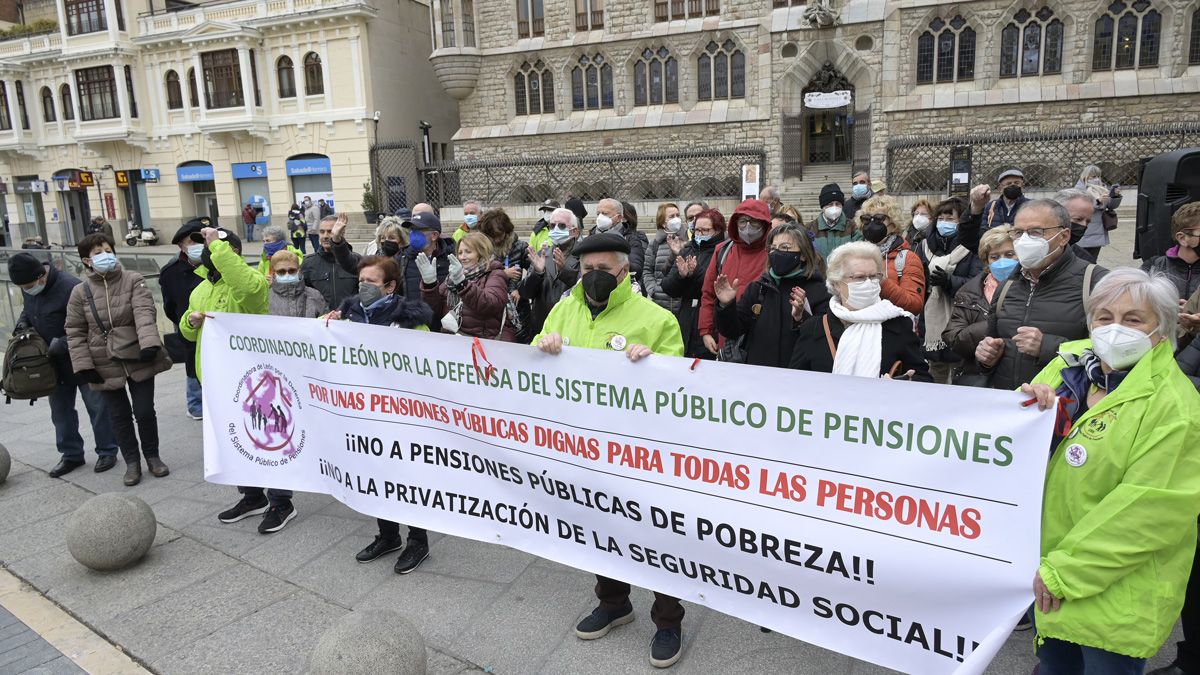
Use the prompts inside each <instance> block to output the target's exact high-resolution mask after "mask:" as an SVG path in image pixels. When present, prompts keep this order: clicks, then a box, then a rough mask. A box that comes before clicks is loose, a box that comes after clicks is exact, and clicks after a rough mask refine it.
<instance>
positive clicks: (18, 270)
mask: <svg viewBox="0 0 1200 675" xmlns="http://www.w3.org/2000/svg"><path fill="white" fill-rule="evenodd" d="M45 273H46V268H45V267H43V266H42V261H40V260H38V259H37V258H35V257H33V256H32V255H31V254H29V253H18V254H16V255H14V256H13V257H11V258H9V259H8V278H9V279H10V280H11V281H12V282H13V283H14V284H17V285H18V286H22V285H24V284H32V283H33V282H35V281H37V280H38V279H39V278H41V276H42V275H43V274H45Z"/></svg>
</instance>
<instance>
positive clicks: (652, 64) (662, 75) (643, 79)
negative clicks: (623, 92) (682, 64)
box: [633, 47, 679, 106]
mask: <svg viewBox="0 0 1200 675" xmlns="http://www.w3.org/2000/svg"><path fill="white" fill-rule="evenodd" d="M664 103H679V64H678V63H677V62H676V61H675V57H674V56H671V51H670V50H669V49H667V48H666V47H659V48H658V51H655V50H653V49H650V48H646V49H643V50H642V55H641V56H640V57H639V58H638V60H637V61H636V62H634V64H633V104H634V105H635V106H640V105H662V104H664Z"/></svg>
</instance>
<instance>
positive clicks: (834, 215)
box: [825, 206, 842, 221]
mask: <svg viewBox="0 0 1200 675" xmlns="http://www.w3.org/2000/svg"><path fill="white" fill-rule="evenodd" d="M841 217H842V207H840V206H826V207H825V220H829V221H834V220H837V219H838V218H841Z"/></svg>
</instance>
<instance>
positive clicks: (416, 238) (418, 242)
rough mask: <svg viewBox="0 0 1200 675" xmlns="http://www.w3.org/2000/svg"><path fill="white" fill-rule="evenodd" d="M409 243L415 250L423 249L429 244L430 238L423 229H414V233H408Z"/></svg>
mask: <svg viewBox="0 0 1200 675" xmlns="http://www.w3.org/2000/svg"><path fill="white" fill-rule="evenodd" d="M408 245H409V246H410V247H411V248H412V250H413V251H417V252H420V251H423V250H425V247H426V246H427V245H429V238H428V237H426V236H425V233H424V232H422V231H421V230H413V231H412V234H410V235H408Z"/></svg>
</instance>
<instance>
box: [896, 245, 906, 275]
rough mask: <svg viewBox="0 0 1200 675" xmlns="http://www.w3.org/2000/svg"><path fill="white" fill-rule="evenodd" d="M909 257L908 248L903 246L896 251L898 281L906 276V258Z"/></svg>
mask: <svg viewBox="0 0 1200 675" xmlns="http://www.w3.org/2000/svg"><path fill="white" fill-rule="evenodd" d="M907 257H908V249H906V248H902V249H900V250H899V251H898V252H897V253H896V281H900V280H901V279H903V278H904V259H905V258H907Z"/></svg>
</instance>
